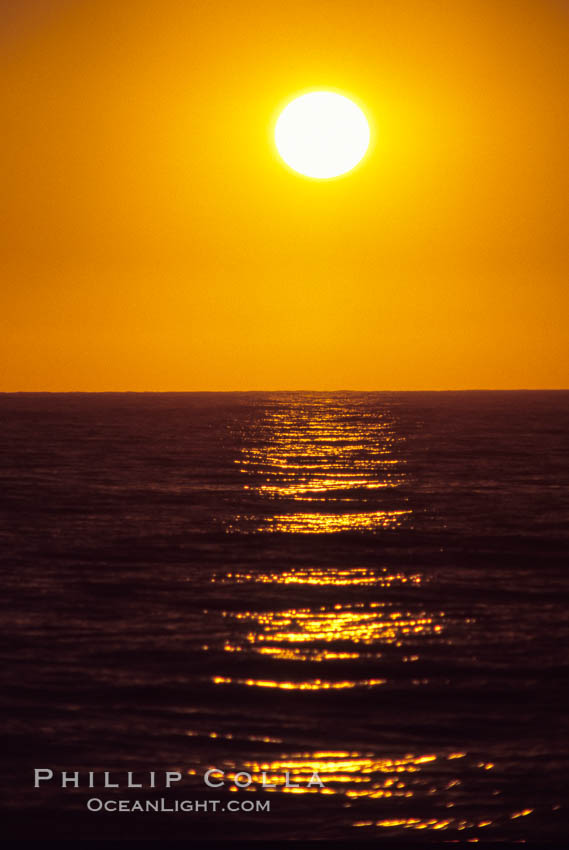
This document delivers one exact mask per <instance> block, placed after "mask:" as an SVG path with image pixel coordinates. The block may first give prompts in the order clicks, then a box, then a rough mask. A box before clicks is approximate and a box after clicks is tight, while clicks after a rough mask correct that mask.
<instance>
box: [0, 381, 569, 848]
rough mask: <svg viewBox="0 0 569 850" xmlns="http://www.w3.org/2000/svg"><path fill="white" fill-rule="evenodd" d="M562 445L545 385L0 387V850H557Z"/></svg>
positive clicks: (563, 785)
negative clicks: (55, 845) (441, 846)
mask: <svg viewBox="0 0 569 850" xmlns="http://www.w3.org/2000/svg"><path fill="white" fill-rule="evenodd" d="M568 435H569V392H564V391H543V392H542V391H535V392H534V391H524V392H521V391H520V392H484V391H480V392H421V393H420V392H415V393H404V392H400V393H399V392H385V393H356V392H333V393H323V392H298V393H286V392H281V393H261V392H259V393H254V392H251V393H179V394H178V393H164V394H160V393H144V394H138V393H124V394H123V393H107V394H82V393H77V394H14V395H6V394H4V395H0V503H1V519H0V543H1V546H0V557H1V561H2V575H3V580H2V594H1V601H2V611H3V613H2V619H3V625H4V629H3V632H4V638H3V642H2V668H3V669H2V678H3V687H2V691H1V695H0V700H1V705H2V717H3V729H4V731H3V735H2V754H3V755H2V760H3V764H4V768H3V772H4V777H5V780H7V782H8V786H7V791H6V792H5V793H4V795H3V796H4V801H3V813H2V823H3V827H4V829H3V832H4V834H7V835H8V836H11V837H17V838H21V839H29V838H38V837H45V836H49V837H50V838H51V839H71V838H73V839H74V840H90V839H91V840H92V839H93V838H99V839H103V840H106V839H117V838H118V839H121V840H136V839H140V838H145V839H150V840H159V839H163V838H165V837H169V838H176V839H186V838H188V839H189V838H196V837H200V838H203V839H212V840H213V839H227V838H233V839H242V840H251V839H259V840H270V839H276V838H279V839H290V840H302V841H304V840H314V839H320V840H326V839H327V840H333V839H342V840H345V839H350V840H378V839H385V840H389V841H390V842H392V843H395V844H396V843H397V842H398V841H403V840H405V841H408V840H409V839H413V840H414V841H417V842H419V843H424V844H431V843H441V842H443V841H459V842H470V841H472V840H474V839H478V840H479V841H484V840H490V841H498V840H500V841H521V840H526V841H539V840H543V841H546V840H549V841H558V840H561V839H562V838H563V837H564V836H565V835H566V832H567V808H566V804H567V792H566V789H567V779H566V777H567V773H568V768H569V764H568V749H569V743H568V742H569V735H568V723H567V700H566V683H567V670H568V655H569V652H568V642H567V637H568V632H569V629H568V626H569V614H568V605H567V603H568V598H567V588H568V569H569V562H568V558H567V549H568V546H567V544H568V537H569V452H568V442H569V437H568ZM213 768H215V772H214V773H213V774H210V776H211V777H212V778H214V779H215V780H216V782H217V783H218V784H217V785H216V786H215V787H214V788H210V787H208V786H207V785H206V784H205V783H204V778H203V774H204V772H205V771H207V770H208V769H210V770H211V769H213ZM35 769H41V770H43V771H46V773H44V774H42V776H47V775H48V774H47V772H48V771H51V772H52V774H53V778H51V779H46V780H45V781H42V782H41V783H40V787H38V788H35V787H34V770H35ZM64 771H65V772H66V773H67V774H69V775H71V774H72V773H74V772H77V773H78V777H77V782H78V784H79V787H73V783H74V781H75V780H73V779H72V780H71V781H70V782H68V784H67V787H65V788H62V787H61V773H62V772H64ZM105 771H107V772H108V774H109V782H110V783H115V784H118V785H119V787H118V788H116V789H115V788H104V787H102V786H101V783H102V782H103V779H102V777H103V776H104V772H105ZM129 771H130V772H131V782H132V784H134V783H138V784H140V785H142V786H143V787H142V789H132V788H127V787H126V782H127V780H126V777H127V775H128V772H129ZM166 771H171V772H172V773H173V774H176V773H178V774H179V775H180V776H181V779H179V780H178V779H174V781H173V787H171V788H165V787H164V786H163V779H162V777H163V776H164V773H165V772H166ZM151 772H154V775H155V782H156V787H154V788H151V787H149V784H150V778H149V775H150V773H151ZM89 773H91V774H92V779H91V782H92V784H93V786H94V787H92V788H90V787H88V782H89V778H88V777H89ZM315 773H316V774H317V776H318V778H319V780H320V783H321V784H318V783H315V784H312V785H310V786H309V785H308V781H309V780H310V778H311V777H312V776H313V774H315ZM263 774H264V779H265V784H269V785H274V786H275V787H272V788H267V787H262V782H263ZM236 776H237V781H238V782H241V783H242V784H243V785H245V783H249V784H248V785H247V786H246V787H242V788H239V787H237V785H236ZM287 780H288V783H287ZM221 782H223V783H224V784H223V785H221V784H219V783H221ZM295 785H297V786H298V787H294V786H295ZM93 799H95V800H99V801H100V803H101V805H104V804H105V803H106V802H108V801H114V802H111V804H110V808H111V810H110V811H106V810H104V809H103V810H102V811H95V810H89V808H88V804H89V805H90V806H91V807H92V808H93V807H94V809H96V807H97V806H98V805H99V803H92V802H91V803H89V801H92V800H93ZM157 799H160V800H161V801H162V802H161V803H160V806H162V808H165V809H166V811H158V812H157V811H153V810H151V811H144V812H141V811H140V809H139V810H137V811H130V810H127V809H126V807H125V810H124V811H122V812H118V811H117V812H115V811H113V810H112V806H113V805H115V804H117V805H118V801H119V800H126V801H127V805H129V806H130V805H131V804H132V802H133V801H135V800H137V801H139V803H140V806H141V808H142V807H143V804H144V805H145V804H146V801H148V800H150V801H153V800H157ZM184 800H186V801H192V802H193V804H194V806H193V810H192V811H169V810H168V807H169V806H170V808H171V809H175V808H176V806H175V805H174V804H175V803H178V804H180V802H181V801H184ZM211 800H218V801H219V806H218V808H217V810H216V811H212V810H211V808H210V807H204V806H202V807H201V809H200V807H199V806H198V807H197V810H196V807H195V802H196V801H198V802H202V803H203V802H207V801H211ZM141 801H142V802H141ZM232 801H233V808H235V809H236V810H235V811H231V805H230V804H232ZM258 801H261V802H263V804H266V803H268V804H269V807H268V809H267V808H265V809H263V810H260V811H257V810H256V809H255V808H254V807H255V806H256V805H257V802H258ZM235 803H236V804H237V806H236V805H234V804H235Z"/></svg>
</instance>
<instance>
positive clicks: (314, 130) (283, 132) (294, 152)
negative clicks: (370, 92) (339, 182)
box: [275, 91, 370, 180]
mask: <svg viewBox="0 0 569 850" xmlns="http://www.w3.org/2000/svg"><path fill="white" fill-rule="evenodd" d="M369 139H370V131H369V124H368V122H367V119H366V117H365V115H364V113H363V112H362V110H361V109H360V108H359V106H356V104H355V103H354V102H353V101H351V100H350V99H349V98H347V97H344V95H341V94H336V93H335V92H331V91H313V92H309V93H308V94H303V95H301V96H300V97H297V98H295V99H294V100H293V101H291V102H290V103H289V104H288V105H287V106H285V108H284V109H283V111H282V112H281V114H280V115H279V118H278V120H277V123H276V126H275V144H276V146H277V150H278V152H279V153H280V155H281V157H282V158H283V159H284V161H285V162H286V164H287V165H289V166H290V167H291V168H293V169H294V170H295V171H297V172H299V174H304V175H305V176H306V177H315V178H317V179H320V180H325V179H328V178H330V177H338V176H339V175H340V174H346V172H348V171H351V170H352V168H354V167H355V166H356V165H357V164H358V162H360V160H361V159H362V158H363V156H364V154H365V152H366V151H367V149H368V146H369Z"/></svg>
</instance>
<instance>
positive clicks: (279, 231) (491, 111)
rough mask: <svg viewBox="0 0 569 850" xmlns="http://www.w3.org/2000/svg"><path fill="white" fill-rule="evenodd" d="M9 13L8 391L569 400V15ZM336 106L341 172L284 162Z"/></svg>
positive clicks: (555, 10)
mask: <svg viewBox="0 0 569 850" xmlns="http://www.w3.org/2000/svg"><path fill="white" fill-rule="evenodd" d="M0 9H1V10H2V17H3V24H2V32H3V35H2V36H1V40H2V44H1V45H0V52H1V54H2V56H3V58H2V60H1V63H2V69H1V70H2V73H1V80H0V91H1V97H2V104H3V109H2V114H3V128H2V132H1V134H0V153H1V158H0V162H1V164H0V168H1V169H2V172H3V173H2V186H3V191H2V213H1V215H2V228H1V236H0V239H1V264H2V290H1V294H0V323H1V334H0V390H3V391H17V390H54V391H55V390H225V389H227V390H232V389H236V390H240V389H447V388H516V387H552V388H553V387H569V346H568V345H567V308H568V301H569V296H568V288H567V269H568V265H569V264H568V253H569V233H568V230H569V227H568V224H569V214H568V211H567V198H568V197H569V186H568V183H569V180H568V176H569V163H568V157H567V139H568V135H569V134H568V129H569V128H568V124H569V118H568V116H569V102H568V101H569V75H568V70H569V53H568V51H567V43H568V37H569V3H567V2H565V0H539V2H538V0H531V2H530V0H515V2H514V0H500V2H496V0H491V1H490V0H488V2H486V0H477V1H476V2H474V0H460V2H457V0H439V2H437V0H410V2H407V0H401V2H387V0H386V2H380V0H365V1H364V0H359V2H358V0H351V1H350V2H347V0H343V2H338V0H322V2H314V0H302V1H301V2H299V0H287V2H286V3H274V2H270V0H258V1H257V2H252V0H231V2H228V0H211V2H205V0H200V2H191V0H160V2H157V0H153V2H150V1H149V0H148V2H146V1H145V0H136V2H129V0H121V2H117V0H81V2H74V0H50V2H47V0H18V2H17V3H15V2H12V1H11V0H0ZM313 87H322V88H326V87H331V88H334V89H338V90H341V91H342V92H344V93H345V94H347V95H348V96H350V95H352V96H353V97H354V98H356V99H357V100H358V102H359V103H361V104H362V105H363V106H364V108H365V110H366V112H367V114H368V116H369V118H370V120H371V121H372V122H373V124H374V126H375V130H376V134H377V138H376V144H375V147H374V149H373V151H372V152H371V154H370V155H368V157H367V159H366V161H365V164H364V165H363V166H362V167H360V168H358V169H356V171H354V172H353V173H352V174H348V175H346V176H344V177H342V178H339V179H337V180H332V181H312V180H307V179H305V178H302V177H301V176H295V175H294V174H293V173H291V172H290V170H288V169H287V168H286V167H284V166H283V164H282V163H281V162H280V161H279V159H278V156H277V154H276V153H275V149H274V146H273V143H272V135H271V130H272V124H273V122H274V120H275V118H276V115H277V114H278V109H279V106H282V104H283V102H286V100H288V99H289V98H290V97H291V96H292V95H294V94H295V93H296V92H300V91H302V90H303V89H306V88H313Z"/></svg>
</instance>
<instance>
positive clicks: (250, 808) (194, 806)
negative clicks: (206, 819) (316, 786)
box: [86, 797, 271, 814]
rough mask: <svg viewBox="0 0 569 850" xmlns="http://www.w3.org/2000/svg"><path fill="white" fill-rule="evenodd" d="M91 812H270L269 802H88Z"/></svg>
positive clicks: (91, 800) (98, 800)
mask: <svg viewBox="0 0 569 850" xmlns="http://www.w3.org/2000/svg"><path fill="white" fill-rule="evenodd" d="M86 805H87V808H88V809H89V811H90V812H185V813H187V814H199V813H204V812H208V813H212V812H213V813H216V812H270V810H271V804H270V801H269V800H228V801H227V802H224V803H222V801H221V800H166V799H165V798H164V797H161V798H160V799H159V800H101V799H100V797H91V798H90V799H89V800H87V804H86Z"/></svg>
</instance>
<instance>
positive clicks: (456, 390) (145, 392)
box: [0, 387, 569, 395]
mask: <svg viewBox="0 0 569 850" xmlns="http://www.w3.org/2000/svg"><path fill="white" fill-rule="evenodd" d="M568 391H569V387H451V388H445V389H436V388H431V389H357V390H354V389H345V388H344V389H342V388H339V389H306V388H305V389H278V390H270V389H247V390H235V389H233V390H0V395H192V394H193V395H198V394H210V395H216V394H219V395H221V394H225V395H230V394H241V395H245V394H247V393H507V392H511V393H520V392H527V393H531V392H568Z"/></svg>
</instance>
